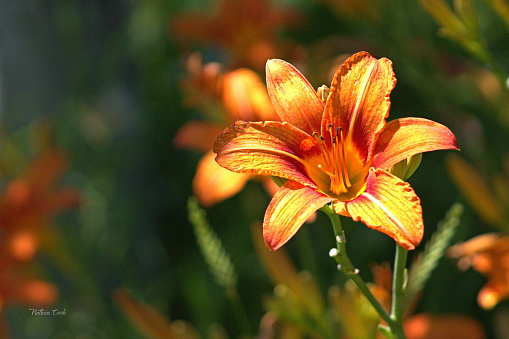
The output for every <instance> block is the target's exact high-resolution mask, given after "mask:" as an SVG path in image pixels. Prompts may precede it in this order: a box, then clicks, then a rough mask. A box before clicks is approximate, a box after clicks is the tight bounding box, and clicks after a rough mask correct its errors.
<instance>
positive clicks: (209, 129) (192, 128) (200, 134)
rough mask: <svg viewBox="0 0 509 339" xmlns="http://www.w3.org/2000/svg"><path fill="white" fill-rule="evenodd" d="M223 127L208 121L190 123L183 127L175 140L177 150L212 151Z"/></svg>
mask: <svg viewBox="0 0 509 339" xmlns="http://www.w3.org/2000/svg"><path fill="white" fill-rule="evenodd" d="M222 131H223V127H221V126H219V125H218V124H215V123H212V122H208V121H190V122H188V123H186V124H185V125H184V126H182V127H181V128H180V129H179V130H178V132H177V135H176V136H175V139H173V143H174V144H175V146H176V147H177V148H185V149H193V150H198V151H204V152H206V151H210V150H211V149H212V146H213V145H214V141H215V140H216V137H217V136H218V135H219V134H220V133H221V132H222Z"/></svg>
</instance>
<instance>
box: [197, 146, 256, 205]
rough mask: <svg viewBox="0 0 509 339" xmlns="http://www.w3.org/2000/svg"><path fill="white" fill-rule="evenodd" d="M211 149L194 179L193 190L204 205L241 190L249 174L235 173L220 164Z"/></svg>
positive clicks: (199, 166) (216, 201)
mask: <svg viewBox="0 0 509 339" xmlns="http://www.w3.org/2000/svg"><path fill="white" fill-rule="evenodd" d="M215 157H216V155H215V154H214V153H213V152H212V151H210V152H208V153H207V154H206V155H204V156H203V158H201V160H200V162H199V163H198V167H197V168H196V174H195V175H194V179H193V192H194V194H195V195H196V197H197V198H198V200H199V201H200V204H201V205H202V206H204V207H210V206H212V205H215V204H217V203H219V202H221V201H223V200H226V199H227V198H230V197H232V196H234V195H235V194H237V193H238V192H240V191H241V190H242V188H244V185H245V184H246V182H247V181H248V179H249V177H250V176H249V175H248V174H243V173H235V172H231V171H228V170H227V169H225V168H222V167H221V166H219V165H218V164H217V163H216V161H215Z"/></svg>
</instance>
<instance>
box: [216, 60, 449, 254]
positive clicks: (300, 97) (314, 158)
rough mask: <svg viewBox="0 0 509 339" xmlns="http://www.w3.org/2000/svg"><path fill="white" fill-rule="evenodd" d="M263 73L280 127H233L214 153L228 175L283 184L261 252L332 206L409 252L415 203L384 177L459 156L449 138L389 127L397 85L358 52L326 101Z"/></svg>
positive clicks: (293, 78)
mask: <svg viewBox="0 0 509 339" xmlns="http://www.w3.org/2000/svg"><path fill="white" fill-rule="evenodd" d="M266 71H267V87H268V92H269V96H270V98H271V101H272V104H273V105H274V108H275V109H276V112H277V113H278V115H279V117H280V118H281V120H282V122H276V121H266V122H246V121H237V122H236V123H235V124H233V125H232V126H231V127H229V128H228V129H226V130H225V131H224V132H223V133H222V134H221V135H220V136H219V137H218V138H217V140H216V143H215V145H214V152H216V153H217V157H216V161H217V162H218V163H219V164H220V165H221V166H223V167H225V168H227V169H229V170H231V171H234V172H240V173H249V174H260V175H272V176H278V177H281V178H285V179H288V181H287V182H286V183H285V184H284V185H283V186H281V188H280V189H279V190H278V192H277V193H276V194H275V195H274V197H273V198H272V201H271V202H270V204H269V206H268V208H267V211H266V213H265V218H264V223H263V231H264V238H265V242H266V244H267V246H269V248H271V249H273V250H275V249H277V248H279V247H281V246H282V245H284V244H285V243H286V242H287V241H288V240H289V239H290V238H291V237H292V236H293V235H294V234H295V233H296V232H297V230H298V229H299V228H300V227H301V225H302V224H303V222H304V221H305V220H306V219H307V218H308V217H309V216H310V215H311V214H313V213H314V212H315V211H316V210H318V209H319V208H321V207H322V206H323V205H324V204H327V203H333V207H334V209H335V211H336V213H338V214H340V215H344V216H348V217H351V218H353V219H354V220H355V221H362V222H364V223H365V224H366V225H367V226H368V227H370V228H373V229H376V230H378V231H381V232H383V233H385V234H387V235H389V236H391V237H392V238H394V240H395V241H397V242H398V243H399V244H400V245H401V246H402V247H404V248H406V249H414V248H415V246H417V245H418V244H419V243H420V241H421V239H422V235H423V231H424V226H423V221H422V209H421V205H420V200H419V198H418V197H417V195H416V194H415V192H414V190H413V189H412V188H411V187H410V185H409V184H408V183H406V182H404V181H402V180H401V179H399V178H397V177H396V176H394V175H392V174H390V173H388V172H386V170H387V169H388V168H390V167H391V166H392V165H394V164H395V163H397V162H399V161H401V160H403V159H406V158H408V157H409V156H411V155H414V154H418V153H422V152H426V151H433V150H440V149H456V150H457V149H458V144H457V141H456V138H455V137H454V135H453V134H452V133H451V131H450V130H449V129H448V128H447V127H445V126H443V125H441V124H439V123H436V122H433V121H430V120H426V119H420V118H404V119H397V120H393V121H391V122H389V123H387V124H386V122H385V118H387V116H388V114H389V108H390V99H389V94H390V92H391V90H392V89H393V87H394V85H395V84H396V78H395V76H394V73H393V71H392V63H391V61H390V60H388V59H385V58H382V59H379V60H377V59H375V58H373V57H372V56H371V55H369V54H368V53H366V52H360V53H357V54H355V55H353V56H352V57H350V58H349V59H347V60H346V61H345V63H344V64H343V65H342V66H341V67H340V68H339V69H338V71H337V72H336V74H335V76H334V79H333V81H332V85H331V89H330V94H329V95H328V96H324V97H323V98H322V99H323V100H321V98H320V97H319V95H318V94H317V92H315V91H314V90H313V88H312V87H311V85H310V84H309V82H308V81H307V80H306V79H305V78H304V76H303V75H302V74H301V73H300V72H299V71H298V70H297V69H295V68H294V67H293V66H292V65H290V64H288V63H286V62H285V61H282V60H269V61H268V62H267V66H266ZM326 92H327V90H321V91H320V94H321V95H322V94H324V93H326Z"/></svg>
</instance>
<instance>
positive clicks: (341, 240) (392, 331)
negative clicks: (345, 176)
mask: <svg viewBox="0 0 509 339" xmlns="http://www.w3.org/2000/svg"><path fill="white" fill-rule="evenodd" d="M321 210H322V211H323V212H325V214H327V215H328V216H329V218H330V220H331V223H332V228H333V229H334V234H335V236H336V245H337V248H335V249H332V250H331V252H330V256H331V257H333V258H334V259H335V260H336V262H337V263H338V270H340V271H341V272H343V274H345V275H346V276H347V277H348V278H350V279H352V281H353V282H354V283H355V284H356V285H357V287H358V288H359V289H360V290H361V292H362V293H363V294H364V296H365V297H366V299H368V301H369V302H370V303H371V305H372V306H373V307H374V308H375V310H376V311H377V313H378V314H379V315H380V317H381V318H382V319H383V320H384V321H385V322H386V323H387V324H388V325H389V329H388V330H386V331H383V333H384V334H385V335H386V336H387V337H388V338H399V339H404V338H405V335H404V333H403V328H402V326H401V323H398V322H396V321H395V320H393V318H392V317H391V316H390V315H389V314H388V313H387V311H385V309H384V308H383V306H382V305H381V304H380V303H379V302H378V300H377V299H376V298H375V297H374V296H373V294H372V293H371V291H370V290H369V288H368V286H367V285H366V283H365V282H364V280H363V279H362V278H361V276H360V275H359V270H358V269H356V268H355V267H354V265H353V264H352V262H351V260H350V258H349V257H348V255H347V253H346V239H345V234H344V232H343V228H342V227H341V220H340V219H339V215H338V214H336V213H335V212H334V210H333V209H332V207H331V206H329V205H325V206H324V207H323V208H322V209H321ZM405 260H406V256H405ZM403 268H404V266H403ZM399 300H401V298H399Z"/></svg>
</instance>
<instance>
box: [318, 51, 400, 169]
mask: <svg viewBox="0 0 509 339" xmlns="http://www.w3.org/2000/svg"><path fill="white" fill-rule="evenodd" d="M395 84H396V78H395V76H394V72H393V71H392V62H391V61H390V60H388V59H385V58H382V59H380V60H377V59H375V58H373V57H372V56H371V55H369V54H368V53H366V52H359V53H357V54H354V55H353V56H351V57H350V58H348V59H347V60H346V61H345V62H344V63H343V65H341V67H340V68H339V69H338V71H337V72H336V74H335V75H334V80H333V81H332V85H331V89H330V95H329V98H328V100H327V104H326V105H325V113H324V118H323V121H322V135H323V136H324V135H325V134H327V133H328V130H329V124H333V125H334V126H335V127H336V128H337V127H341V128H342V129H343V131H344V132H345V133H346V137H347V140H350V141H351V142H352V143H353V145H354V146H355V148H356V149H357V151H358V152H359V154H360V156H361V160H362V161H363V165H364V164H366V163H367V162H368V161H369V159H370V157H371V155H372V154H373V151H374V148H375V141H376V136H377V134H379V133H380V132H381V131H382V129H383V127H384V125H385V118H386V117H387V116H388V115H389V108H390V106H391V102H390V100H389V94H390V93H391V91H392V89H393V88H394V86H395ZM326 139H327V138H326Z"/></svg>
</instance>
